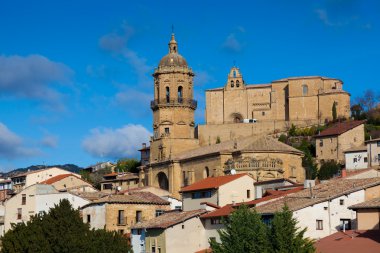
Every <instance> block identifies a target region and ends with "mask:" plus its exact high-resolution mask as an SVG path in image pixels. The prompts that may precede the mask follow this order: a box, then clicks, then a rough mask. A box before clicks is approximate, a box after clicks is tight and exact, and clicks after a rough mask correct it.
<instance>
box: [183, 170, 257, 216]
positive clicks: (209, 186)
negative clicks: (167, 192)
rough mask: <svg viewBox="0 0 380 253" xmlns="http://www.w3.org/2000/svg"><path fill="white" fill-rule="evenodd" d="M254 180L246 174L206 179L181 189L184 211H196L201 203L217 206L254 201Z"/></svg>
mask: <svg viewBox="0 0 380 253" xmlns="http://www.w3.org/2000/svg"><path fill="white" fill-rule="evenodd" d="M254 182H255V180H254V179H253V178H252V177H250V176H249V175H248V174H236V175H227V176H220V177H208V178H205V179H203V180H200V181H198V182H196V183H194V184H191V185H189V186H186V187H184V188H182V189H181V193H182V208H183V210H184V211H190V210H197V209H199V208H200V206H201V203H203V202H208V203H211V204H214V205H217V206H225V205H227V204H231V203H237V202H247V201H250V200H253V199H255V193H254V190H255V188H254V185H253V184H254Z"/></svg>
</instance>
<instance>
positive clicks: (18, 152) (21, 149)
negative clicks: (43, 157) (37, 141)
mask: <svg viewBox="0 0 380 253" xmlns="http://www.w3.org/2000/svg"><path fill="white" fill-rule="evenodd" d="M38 154H40V150H38V149H36V148H29V147H26V146H25V144H24V142H23V140H22V138H21V137H19V136H18V135H17V134H15V133H14V132H12V131H11V130H9V129H8V127H7V126H6V125H4V124H3V123H1V122H0V158H5V159H8V160H12V159H16V158H24V157H30V156H35V155H38Z"/></svg>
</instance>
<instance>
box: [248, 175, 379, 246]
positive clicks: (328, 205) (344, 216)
mask: <svg viewBox="0 0 380 253" xmlns="http://www.w3.org/2000/svg"><path fill="white" fill-rule="evenodd" d="M379 196H380V178H378V177H377V178H366V179H335V180H330V181H328V182H326V183H323V184H319V185H316V186H314V187H312V189H311V190H310V189H305V190H303V191H300V192H297V193H293V194H290V195H287V196H286V197H284V198H281V199H278V200H275V201H272V202H270V203H267V204H264V205H261V206H257V207H255V208H256V210H257V211H258V212H259V213H261V214H262V215H263V218H264V219H270V218H271V217H273V214H274V213H275V212H276V211H280V210H281V209H282V207H283V206H284V205H285V204H286V205H287V206H288V207H289V209H290V211H292V212H293V217H295V218H296V219H297V220H298V226H299V227H301V228H307V231H306V233H305V236H306V237H310V238H313V239H320V238H323V237H326V236H328V235H331V234H333V233H335V232H337V231H340V230H342V229H343V225H345V229H351V228H355V227H356V223H355V222H356V221H355V219H356V213H355V211H353V210H350V209H349V208H348V207H349V206H352V205H355V204H358V203H361V202H363V201H366V200H370V199H373V198H377V197H379Z"/></svg>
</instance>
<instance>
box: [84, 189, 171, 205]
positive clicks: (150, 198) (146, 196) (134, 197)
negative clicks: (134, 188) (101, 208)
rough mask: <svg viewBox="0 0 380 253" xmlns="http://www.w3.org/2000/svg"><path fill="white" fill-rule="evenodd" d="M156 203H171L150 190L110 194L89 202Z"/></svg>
mask: <svg viewBox="0 0 380 253" xmlns="http://www.w3.org/2000/svg"><path fill="white" fill-rule="evenodd" d="M103 203H115V204H156V205H170V202H168V201H166V200H163V199H162V198H160V197H159V196H157V195H155V194H153V193H150V192H131V193H130V194H128V195H114V194H113V195H108V196H106V197H103V198H100V199H97V200H94V201H93V202H92V203H90V204H87V205H86V206H88V205H92V204H103Z"/></svg>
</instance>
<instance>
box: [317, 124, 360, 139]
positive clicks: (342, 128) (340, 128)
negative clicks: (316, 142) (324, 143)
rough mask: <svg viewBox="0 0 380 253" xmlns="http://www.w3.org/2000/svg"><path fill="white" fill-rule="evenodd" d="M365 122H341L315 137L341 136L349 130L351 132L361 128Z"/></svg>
mask: <svg viewBox="0 0 380 253" xmlns="http://www.w3.org/2000/svg"><path fill="white" fill-rule="evenodd" d="M364 123H365V120H353V121H346V122H339V123H336V124H335V125H333V126H331V127H329V128H327V129H325V130H323V131H322V132H321V133H320V134H318V135H315V136H314V137H315V138H319V137H325V136H335V135H341V134H343V133H345V132H347V131H348V130H351V129H353V128H355V127H357V126H360V125H361V124H364Z"/></svg>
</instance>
